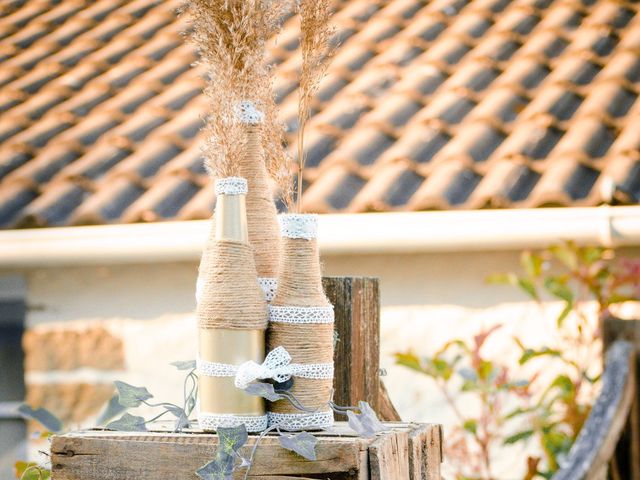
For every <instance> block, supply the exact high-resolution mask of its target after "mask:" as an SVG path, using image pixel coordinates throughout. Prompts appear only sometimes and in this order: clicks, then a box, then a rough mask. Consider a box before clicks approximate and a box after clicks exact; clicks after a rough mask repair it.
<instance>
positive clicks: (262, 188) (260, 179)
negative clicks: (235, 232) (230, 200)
mask: <svg viewBox="0 0 640 480" xmlns="http://www.w3.org/2000/svg"><path fill="white" fill-rule="evenodd" d="M246 134H247V137H246V145H245V151H244V155H243V156H242V157H241V158H240V163H239V167H240V172H239V174H240V176H242V177H244V178H246V179H247V183H248V184H249V192H248V193H247V224H248V229H249V243H250V244H251V246H252V247H253V249H254V257H255V261H256V270H257V272H258V276H259V277H271V278H274V277H276V275H277V274H278V263H279V261H280V227H279V225H278V216H277V215H278V212H277V210H276V205H275V203H274V201H273V193H272V191H271V187H270V184H269V174H268V173H267V166H266V164H265V156H264V150H263V147H262V126H261V124H258V125H247V126H246Z"/></svg>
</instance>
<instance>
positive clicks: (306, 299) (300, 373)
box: [267, 214, 334, 430]
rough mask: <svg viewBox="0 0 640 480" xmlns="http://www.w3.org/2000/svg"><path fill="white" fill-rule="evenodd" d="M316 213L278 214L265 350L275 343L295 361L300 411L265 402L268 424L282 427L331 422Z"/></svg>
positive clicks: (328, 323) (330, 323)
mask: <svg viewBox="0 0 640 480" xmlns="http://www.w3.org/2000/svg"><path fill="white" fill-rule="evenodd" d="M317 222H318V218H317V215H306V214H287V215H282V216H281V217H280V227H281V234H282V259H281V264H280V265H281V267H280V273H279V275H278V291H277V292H276V296H275V298H274V299H273V301H272V302H271V305H270V307H269V330H268V333H267V346H268V350H273V349H275V348H277V347H284V349H285V350H286V351H287V352H288V353H289V355H290V356H291V359H292V360H291V361H292V362H293V364H294V365H295V372H294V373H293V386H292V388H291V390H290V392H291V393H292V394H293V395H294V396H295V397H296V398H297V399H298V400H299V401H300V403H301V404H302V405H304V407H306V408H307V409H309V410H311V411H312V413H309V412H301V411H300V410H299V409H297V408H295V407H294V406H293V405H291V404H290V403H289V402H286V401H284V400H281V401H278V402H272V403H269V405H268V410H269V412H268V415H269V423H270V424H271V425H273V424H277V425H279V426H280V428H283V429H285V430H303V429H314V428H326V427H329V426H331V425H332V424H333V412H332V410H331V408H330V406H329V401H330V400H331V392H332V388H333V370H334V367H333V341H334V333H333V332H334V312H333V306H332V305H331V304H330V303H329V301H328V300H327V297H326V296H325V294H324V291H323V289H322V279H321V270H320V258H319V252H318V245H317V241H316V236H317V235H316V233H317Z"/></svg>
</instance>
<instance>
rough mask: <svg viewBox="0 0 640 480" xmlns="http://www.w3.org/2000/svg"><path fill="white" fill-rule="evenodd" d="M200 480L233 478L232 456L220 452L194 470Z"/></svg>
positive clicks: (227, 479) (228, 479)
mask: <svg viewBox="0 0 640 480" xmlns="http://www.w3.org/2000/svg"><path fill="white" fill-rule="evenodd" d="M196 475H198V476H199V477H200V478H201V479H202V480H231V479H232V478H233V456H232V455H229V454H227V453H225V452H223V451H221V450H219V451H218V454H217V455H216V458H215V459H214V460H212V461H210V462H209V463H207V464H206V465H203V466H202V467H200V468H199V469H198V470H196Z"/></svg>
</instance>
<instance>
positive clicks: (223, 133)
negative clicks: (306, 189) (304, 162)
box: [185, 0, 290, 177]
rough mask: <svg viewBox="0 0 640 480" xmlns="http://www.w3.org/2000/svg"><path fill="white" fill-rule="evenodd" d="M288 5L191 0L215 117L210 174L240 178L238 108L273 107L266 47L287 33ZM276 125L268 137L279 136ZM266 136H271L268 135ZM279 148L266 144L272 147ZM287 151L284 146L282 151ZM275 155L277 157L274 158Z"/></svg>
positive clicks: (210, 123) (280, 0) (207, 151)
mask: <svg viewBox="0 0 640 480" xmlns="http://www.w3.org/2000/svg"><path fill="white" fill-rule="evenodd" d="M289 3H290V2H289V1H288V0H189V2H188V4H187V5H186V8H185V13H187V14H189V16H190V20H191V24H192V30H191V38H192V40H193V42H194V43H195V44H196V46H197V48H198V52H199V54H200V58H201V63H203V64H204V65H205V67H206V71H207V76H208V79H207V80H208V87H207V88H206V89H205V95H206V96H207V97H208V99H209V114H208V115H207V117H206V119H205V120H206V126H205V128H204V130H205V133H206V143H205V147H204V155H205V163H206V166H207V169H208V170H209V171H210V172H211V174H212V175H214V176H216V177H227V176H235V175H237V173H238V162H237V159H238V158H240V156H241V155H242V152H243V149H244V144H245V140H246V136H245V130H244V124H243V122H242V120H241V119H240V118H239V116H238V114H237V113H238V112H237V109H238V106H239V105H240V104H241V103H242V102H245V101H250V102H252V103H254V104H255V105H256V106H257V107H258V108H259V109H261V110H263V111H264V110H266V112H265V114H266V116H267V123H268V122H270V120H271V115H272V113H271V112H269V109H270V108H271V107H270V104H271V103H273V99H272V93H271V92H272V89H271V81H272V75H271V71H270V69H269V67H268V66H267V65H266V64H265V45H266V42H267V40H268V39H269V38H271V37H272V36H274V35H275V34H276V33H277V32H278V31H279V29H280V28H281V23H282V20H283V18H284V16H285V13H286V11H287V9H288V6H289ZM274 131H277V128H276V127H275V126H273V127H269V128H268V129H267V132H265V133H266V134H267V135H274V134H275V133H274ZM267 135H265V136H267ZM274 143H276V141H275V140H274V139H267V140H265V146H266V145H272V144H274ZM280 148H282V147H280ZM271 155H273V154H271Z"/></svg>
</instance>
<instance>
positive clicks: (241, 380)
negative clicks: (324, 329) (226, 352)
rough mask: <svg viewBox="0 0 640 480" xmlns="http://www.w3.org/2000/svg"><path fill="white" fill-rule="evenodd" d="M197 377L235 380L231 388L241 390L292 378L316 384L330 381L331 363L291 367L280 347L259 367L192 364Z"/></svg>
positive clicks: (210, 363) (254, 364)
mask: <svg viewBox="0 0 640 480" xmlns="http://www.w3.org/2000/svg"><path fill="white" fill-rule="evenodd" d="M196 366H197V370H198V373H199V374H200V375H204V376H206V377H235V386H236V387H238V388H241V389H245V388H247V386H248V385H249V384H250V383H251V382H253V381H255V380H265V379H273V380H276V381H277V382H286V381H287V380H289V379H290V378H291V377H292V376H294V377H301V378H310V379H316V380H325V379H332V378H333V372H334V367H333V363H291V355H289V352H287V350H286V349H285V348H284V347H277V348H274V349H273V350H272V351H271V352H269V354H268V355H267V356H266V358H265V360H264V362H262V364H258V363H256V362H254V361H248V362H244V363H243V364H242V365H238V366H236V365H230V364H227V363H216V362H208V361H206V360H202V359H201V358H198V359H197V360H196Z"/></svg>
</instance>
